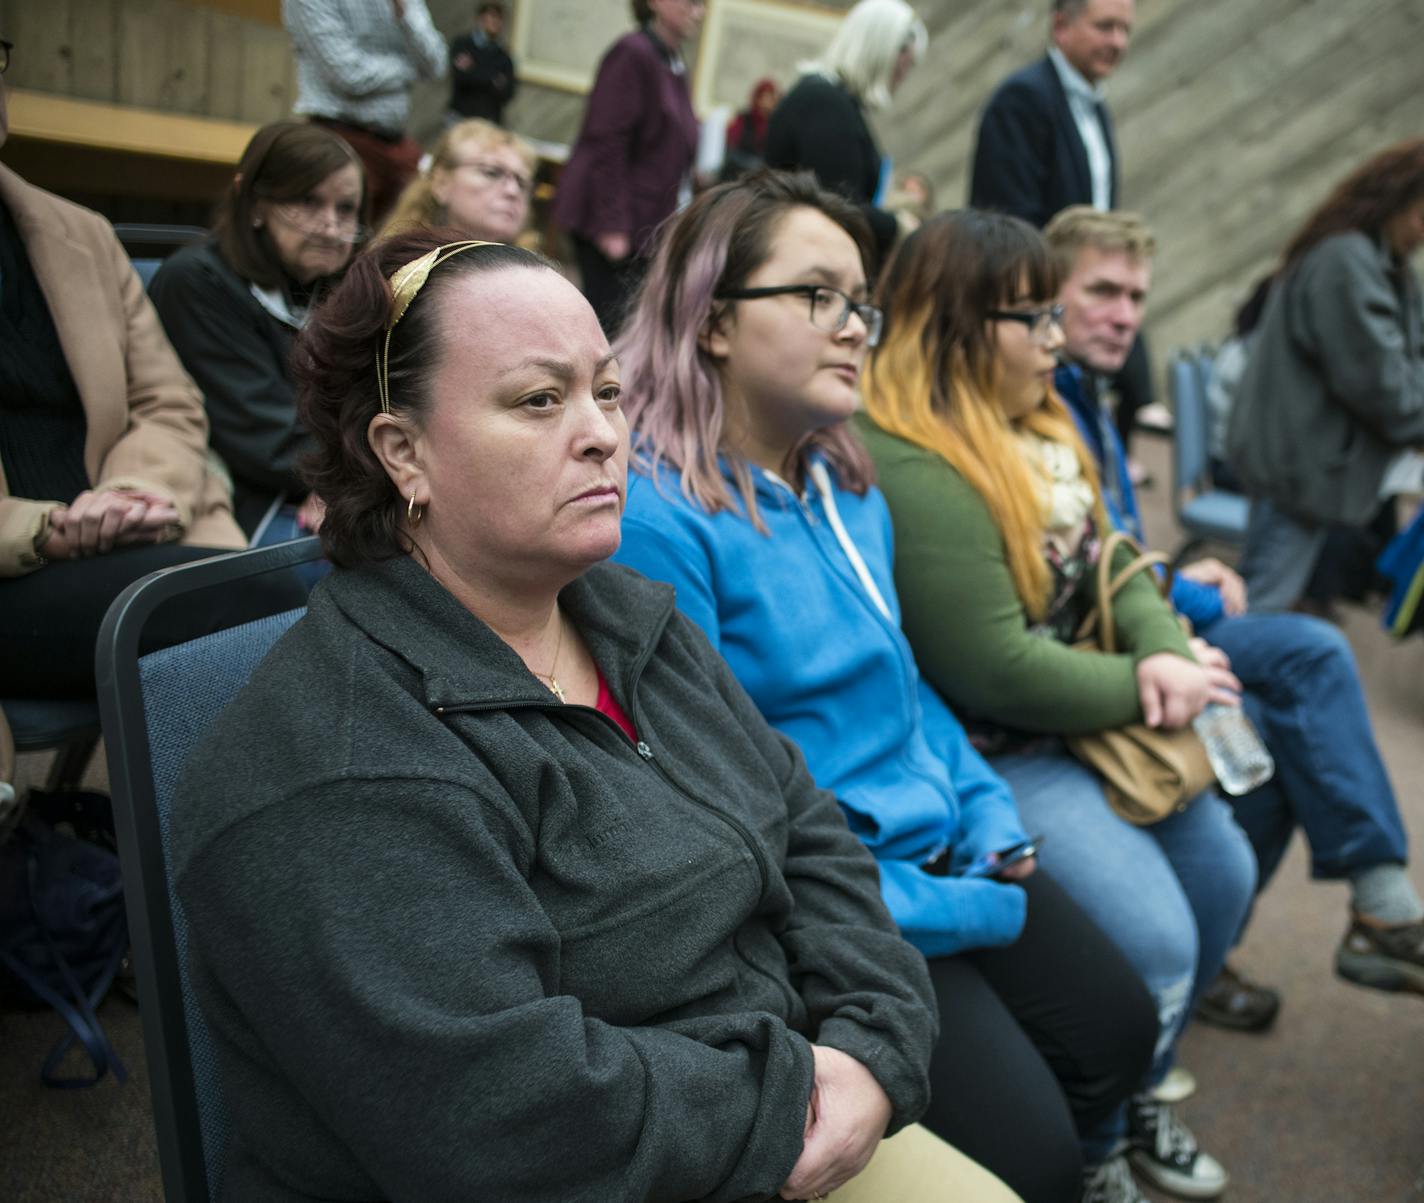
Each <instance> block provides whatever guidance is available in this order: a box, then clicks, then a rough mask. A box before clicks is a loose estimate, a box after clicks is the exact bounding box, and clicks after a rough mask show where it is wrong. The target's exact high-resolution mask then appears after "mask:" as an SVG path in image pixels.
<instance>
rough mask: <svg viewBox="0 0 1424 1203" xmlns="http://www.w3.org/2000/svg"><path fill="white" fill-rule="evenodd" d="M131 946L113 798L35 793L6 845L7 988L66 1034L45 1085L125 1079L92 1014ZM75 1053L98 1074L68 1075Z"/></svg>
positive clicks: (2, 858) (1, 856)
mask: <svg viewBox="0 0 1424 1203" xmlns="http://www.w3.org/2000/svg"><path fill="white" fill-rule="evenodd" d="M56 824H62V825H63V826H70V827H72V828H73V829H74V832H75V834H74V835H70V834H68V833H67V832H66V831H64V830H62V829H61V826H56ZM81 837H82V838H81ZM128 943H129V941H128V923H127V920H126V918H125V914H124V890H123V881H122V879H121V877H120V875H119V858H118V856H117V855H116V854H115V852H114V848H113V815H112V812H111V811H110V810H109V800H108V798H106V797H104V796H103V795H102V794H91V793H79V792H74V793H65V794H45V793H44V792H43V791H39V790H35V791H33V792H32V793H31V795H30V804H29V809H28V811H27V813H26V815H25V817H24V819H23V820H22V821H21V823H20V825H19V826H18V827H17V828H16V830H15V831H14V833H13V834H12V835H11V837H10V839H9V840H8V841H7V842H6V843H5V844H4V845H3V846H0V980H3V981H4V985H5V986H6V987H7V988H8V989H9V990H10V991H12V992H14V993H16V994H18V995H19V996H20V997H22V998H24V999H26V1000H29V1001H32V1002H38V1003H41V1004H44V1005H47V1006H50V1007H52V1008H53V1009H54V1010H55V1011H57V1012H58V1013H59V1014H60V1016H61V1017H62V1018H63V1019H64V1021H65V1022H66V1023H67V1024H68V1025H69V1029H70V1030H69V1032H68V1033H67V1034H66V1035H64V1036H62V1037H61V1038H60V1040H59V1041H58V1043H56V1044H55V1046H54V1047H53V1048H52V1049H51V1050H50V1052H49V1055H48V1056H47V1057H46V1058H45V1061H44V1065H43V1067H42V1068H41V1070H40V1078H41V1080H42V1081H43V1082H44V1083H45V1085H46V1086H55V1087H63V1088H72V1087H78V1086H93V1085H94V1084H95V1083H96V1082H98V1081H99V1080H100V1079H101V1078H103V1076H104V1075H105V1074H106V1073H107V1072H108V1071H109V1070H113V1073H114V1077H115V1078H117V1079H118V1080H119V1081H120V1082H123V1081H125V1080H127V1078H128V1071H127V1070H126V1069H125V1068H124V1064H123V1062H122V1061H120V1060H119V1056H118V1054H117V1053H116V1052H115V1051H114V1047H113V1045H112V1044H110V1043H109V1038H108V1037H107V1036H106V1035H105V1034H104V1029H103V1028H102V1027H101V1026H100V1024H99V1020H98V1017H97V1016H96V1015H95V1011H96V1010H97V1009H98V1006H99V1004H100V1003H101V1002H103V1000H104V997H105V995H107V994H108V992H109V989H110V987H112V986H113V984H114V979H115V978H116V977H117V976H118V973H119V969H120V967H121V966H122V964H123V961H124V958H125V956H126V955H127V953H128ZM75 1044H80V1045H82V1046H83V1048H84V1050H85V1052H86V1053H87V1054H88V1056H89V1059H90V1061H91V1062H92V1063H93V1067H94V1072H93V1073H92V1074H80V1075H73V1074H66V1075H64V1076H61V1074H60V1066H61V1064H62V1062H63V1061H64V1059H65V1057H66V1056H67V1055H68V1053H69V1051H70V1049H72V1048H73V1047H74V1046H75Z"/></svg>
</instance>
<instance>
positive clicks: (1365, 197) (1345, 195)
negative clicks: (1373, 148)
mask: <svg viewBox="0 0 1424 1203" xmlns="http://www.w3.org/2000/svg"><path fill="white" fill-rule="evenodd" d="M1421 199H1424V138H1409V139H1407V140H1406V141H1404V142H1398V143H1396V144H1395V145H1394V146H1391V147H1390V148H1389V149H1388V150H1382V151H1380V152H1379V154H1377V155H1375V156H1374V157H1373V158H1371V159H1368V160H1366V161H1365V162H1364V163H1362V164H1360V166H1359V167H1357V168H1355V170H1354V171H1352V172H1351V173H1350V174H1349V175H1347V176H1346V177H1345V178H1344V179H1343V180H1341V181H1340V182H1339V183H1338V184H1336V185H1335V189H1334V191H1333V192H1331V193H1330V195H1329V196H1328V197H1326V198H1325V203H1324V204H1323V205H1321V206H1320V208H1318V209H1317V210H1316V211H1315V212H1314V213H1312V214H1311V215H1310V218H1309V219H1308V220H1307V221H1306V223H1305V224H1304V225H1303V226H1302V227H1301V228H1300V230H1299V232H1298V233H1297V234H1296V236H1295V237H1294V238H1292V239H1291V242H1290V245H1289V246H1288V247H1286V251H1285V254H1284V255H1283V256H1282V257H1281V268H1282V270H1284V269H1285V268H1287V267H1289V266H1290V265H1291V264H1293V263H1294V262H1295V261H1296V260H1297V259H1299V258H1300V257H1301V256H1302V255H1304V254H1305V253H1306V251H1308V250H1310V249H1311V248H1312V247H1313V246H1315V245H1316V244H1317V243H1320V242H1323V241H1324V240H1325V239H1327V238H1329V237H1330V236H1331V235H1332V234H1343V233H1346V232H1348V231H1350V230H1359V231H1361V232H1363V233H1365V234H1368V235H1369V236H1370V237H1371V238H1378V237H1379V236H1380V234H1381V233H1382V232H1383V230H1384V227H1385V223H1386V222H1388V221H1389V219H1390V218H1391V217H1394V216H1395V215H1397V214H1399V213H1402V212H1403V211H1404V210H1405V209H1407V208H1409V206H1410V205H1412V204H1414V203H1415V202H1416V201H1419V200H1421Z"/></svg>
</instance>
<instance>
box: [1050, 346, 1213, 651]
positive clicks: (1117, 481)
mask: <svg viewBox="0 0 1424 1203" xmlns="http://www.w3.org/2000/svg"><path fill="white" fill-rule="evenodd" d="M1053 385H1054V387H1055V388H1056V389H1057V390H1058V394H1059V396H1061V397H1062V398H1063V400H1064V401H1065V402H1067V404H1068V408H1069V410H1070V411H1071V412H1072V414H1073V419H1074V421H1076V422H1077V423H1078V433H1079V434H1081V435H1082V436H1083V441H1084V442H1085V443H1087V444H1088V450H1089V451H1091V452H1092V453H1093V458H1094V459H1095V460H1097V461H1098V470H1099V471H1100V472H1101V473H1102V479H1103V502H1104V504H1105V505H1106V506H1107V510H1108V518H1109V520H1110V521H1111V522H1112V524H1113V526H1115V527H1116V528H1117V529H1118V530H1125V531H1127V533H1128V534H1130V535H1131V536H1132V537H1133V538H1134V539H1136V540H1137V541H1138V542H1143V537H1142V517H1141V514H1140V513H1139V511H1138V508H1137V494H1136V493H1135V492H1134V491H1133V488H1132V478H1131V477H1130V476H1129V475H1128V472H1127V453H1126V452H1125V451H1124V450H1123V447H1122V440H1121V439H1119V438H1118V433H1117V428H1116V426H1115V425H1114V424H1113V421H1112V418H1111V416H1110V415H1109V414H1108V412H1107V410H1106V409H1105V408H1104V407H1103V405H1102V403H1101V402H1100V401H1099V400H1098V390H1097V388H1096V386H1095V384H1094V383H1093V382H1092V381H1090V380H1089V379H1088V378H1087V377H1086V375H1085V373H1084V372H1083V369H1082V368H1080V367H1079V366H1078V365H1077V364H1061V365H1060V366H1059V368H1058V371H1057V372H1056V373H1055V374H1054V377H1053ZM1172 605H1173V606H1175V607H1176V609H1177V612H1178V613H1179V614H1183V615H1185V616H1186V618H1187V621H1189V622H1190V623H1191V624H1192V628H1193V629H1194V630H1195V631H1197V633H1198V634H1200V633H1201V632H1202V631H1204V630H1205V629H1206V628H1207V627H1209V626H1211V624H1212V623H1214V622H1215V621H1216V620H1217V619H1218V618H1220V617H1221V616H1222V614H1223V613H1225V610H1224V608H1223V606H1222V602H1221V590H1220V589H1218V588H1217V587H1216V586H1215V585H1203V584H1201V582H1199V581H1189V580H1187V578H1186V577H1183V576H1178V577H1174V578H1173V580H1172Z"/></svg>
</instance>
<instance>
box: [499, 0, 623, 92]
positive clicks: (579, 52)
mask: <svg viewBox="0 0 1424 1203" xmlns="http://www.w3.org/2000/svg"><path fill="white" fill-rule="evenodd" d="M633 28H634V23H633V8H632V5H631V4H630V3H629V2H628V0H519V2H518V4H516V5H515V7H514V28H513V30H512V32H511V34H510V39H509V52H510V54H512V55H513V56H514V70H515V73H516V74H517V75H518V76H519V78H520V79H521V80H526V81H528V82H529V83H533V84H543V85H544V86H545V87H548V88H561V89H563V90H564V91H566V92H587V91H588V90H589V89H590V88H591V87H593V75H594V72H595V71H596V70H597V68H598V63H599V60H600V59H602V58H603V52H604V51H605V50H607V49H608V48H609V46H611V45H612V44H613V43H614V41H615V40H616V39H618V38H619V37H621V36H622V35H623V34H625V33H628V32H630V31H631V30H632V29H633Z"/></svg>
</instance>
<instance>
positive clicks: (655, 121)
mask: <svg viewBox="0 0 1424 1203" xmlns="http://www.w3.org/2000/svg"><path fill="white" fill-rule="evenodd" d="M705 7H706V6H705V5H704V4H703V3H702V0H633V15H634V16H635V17H636V18H637V20H638V23H639V28H638V29H637V31H636V32H634V33H630V34H627V35H625V36H624V37H621V38H619V39H618V41H616V42H614V43H613V45H612V46H611V47H610V48H609V50H608V53H607V54H605V55H604V56H603V61H602V62H601V63H600V64H599V65H598V75H597V76H596V77H595V79H594V81H593V91H592V92H591V93H590V94H589V98H588V108H587V109H586V110H585V111H584V116H583V126H582V128H580V130H579V134H578V138H577V140H576V141H575V142H574V146H573V151H572V153H571V154H570V155H569V161H568V165H567V166H566V167H565V168H564V173H563V176H562V178H561V179H560V181H559V192H558V196H557V197H556V198H555V200H554V219H555V221H557V222H558V223H559V225H561V226H562V227H563V228H564V229H565V230H567V231H568V232H569V234H570V236H571V237H572V239H573V244H574V251H575V254H576V256H577V259H578V266H579V272H580V273H581V274H582V277H583V291H584V295H585V296H586V297H587V298H588V301H589V304H591V305H592V306H593V309H594V312H595V313H597V314H598V320H599V321H600V322H601V323H602V325H603V328H604V330H605V331H606V332H607V334H608V336H609V337H610V338H612V336H613V334H614V332H615V330H616V329H617V326H618V323H619V322H620V321H621V319H622V316H623V309H624V306H625V304H626V301H627V298H628V296H629V295H630V294H631V293H632V291H633V288H634V286H635V285H636V284H637V281H638V279H639V277H640V276H641V274H642V267H643V264H644V263H645V262H646V259H647V256H648V255H649V254H651V252H652V241H653V236H654V234H655V233H656V231H657V228H658V227H659V226H660V225H661V224H662V223H663V221H664V220H665V219H666V218H667V217H669V216H670V215H671V214H672V213H673V211H674V210H676V209H677V207H678V203H679V200H680V199H681V198H682V197H683V196H684V195H686V194H687V193H689V192H690V189H691V173H692V164H693V159H694V158H695V156H696V154H697V117H696V115H695V114H694V113H693V111H692V98H691V96H690V95H689V94H688V91H687V68H686V66H685V65H684V64H683V61H682V56H681V54H680V52H679V48H680V47H681V46H682V45H683V43H684V42H686V41H687V39H688V38H690V37H692V36H693V35H694V34H696V32H697V29H698V26H700V25H701V23H702V14H703V11H704V9H705Z"/></svg>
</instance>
